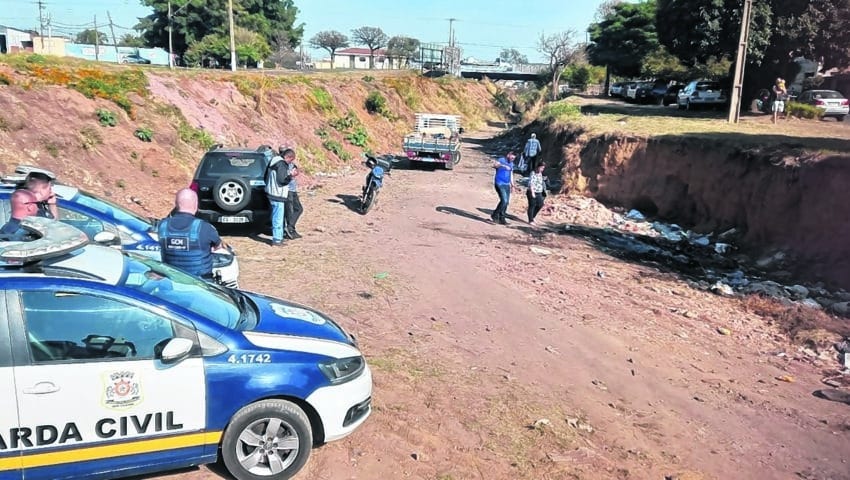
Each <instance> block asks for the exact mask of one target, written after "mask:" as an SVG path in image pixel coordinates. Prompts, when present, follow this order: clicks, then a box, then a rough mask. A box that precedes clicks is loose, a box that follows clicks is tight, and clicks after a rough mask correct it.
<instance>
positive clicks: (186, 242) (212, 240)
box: [157, 188, 226, 280]
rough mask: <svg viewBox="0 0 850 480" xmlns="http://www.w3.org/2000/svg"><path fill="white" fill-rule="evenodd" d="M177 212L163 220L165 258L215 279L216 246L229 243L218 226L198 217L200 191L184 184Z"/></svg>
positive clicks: (203, 276) (182, 267) (178, 196)
mask: <svg viewBox="0 0 850 480" xmlns="http://www.w3.org/2000/svg"><path fill="white" fill-rule="evenodd" d="M174 205H175V207H176V208H175V210H176V212H175V213H174V215H172V216H170V217H167V218H164V219H163V220H162V221H161V222H159V227H158V229H157V231H158V233H159V245H160V247H161V248H162V261H163V262H164V263H167V264H169V265H172V266H174V267H177V268H180V269H182V270H185V271H186V272H189V273H191V274H192V275H196V276H198V277H201V278H203V279H205V280H211V279H212V250H214V249H217V248H220V247H224V246H226V245H225V243H224V241H223V240H222V239H221V238H220V237H219V236H218V231H216V229H215V227H213V226H212V225H210V224H209V223H207V222H206V221H205V220H201V219H200V218H197V217H195V213H197V211H198V194H197V193H195V191H194V190H191V189H188V188H184V189H183V190H180V191H179V192H177V197H176V200H175V202H174Z"/></svg>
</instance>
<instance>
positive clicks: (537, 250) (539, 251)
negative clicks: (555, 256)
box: [529, 245, 552, 256]
mask: <svg viewBox="0 0 850 480" xmlns="http://www.w3.org/2000/svg"><path fill="white" fill-rule="evenodd" d="M529 249H530V250H531V252H532V253H536V254H537V255H543V256H547V255H552V251H551V250H547V249H545V248H540V247H535V246H534V245H532V246H531V247H529Z"/></svg>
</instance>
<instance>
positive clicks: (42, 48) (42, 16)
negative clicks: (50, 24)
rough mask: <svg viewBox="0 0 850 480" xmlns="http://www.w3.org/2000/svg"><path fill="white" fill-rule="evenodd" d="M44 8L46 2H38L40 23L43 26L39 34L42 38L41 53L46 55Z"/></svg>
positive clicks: (39, 0)
mask: <svg viewBox="0 0 850 480" xmlns="http://www.w3.org/2000/svg"><path fill="white" fill-rule="evenodd" d="M44 8H45V7H44V2H42V1H41V0H38V23H39V25H41V30H40V31H39V32H38V34H39V36H41V53H44Z"/></svg>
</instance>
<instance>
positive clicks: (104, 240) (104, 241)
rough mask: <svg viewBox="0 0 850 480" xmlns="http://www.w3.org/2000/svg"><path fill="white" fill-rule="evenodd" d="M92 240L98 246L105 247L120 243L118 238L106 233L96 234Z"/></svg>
mask: <svg viewBox="0 0 850 480" xmlns="http://www.w3.org/2000/svg"><path fill="white" fill-rule="evenodd" d="M92 240H94V241H95V243H97V244H98V245H106V246H109V245H119V244H120V243H121V239H119V238H118V235H115V234H114V233H112V232H106V231H103V232H98V233H96V234H95V236H94V238H93V239H92Z"/></svg>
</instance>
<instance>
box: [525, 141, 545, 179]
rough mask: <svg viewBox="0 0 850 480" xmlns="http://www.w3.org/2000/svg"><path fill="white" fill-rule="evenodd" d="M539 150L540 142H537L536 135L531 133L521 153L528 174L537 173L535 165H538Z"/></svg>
mask: <svg viewBox="0 0 850 480" xmlns="http://www.w3.org/2000/svg"><path fill="white" fill-rule="evenodd" d="M541 149H542V148H541V147H540V140H537V134H536V133H532V134H531V138H529V139H528V141H527V142H525V149H523V151H522V156H523V157H524V158H525V161H526V163H527V165H528V171H529V172H536V171H537V164H538V163H539V161H538V158H539V155H540V150H541Z"/></svg>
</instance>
